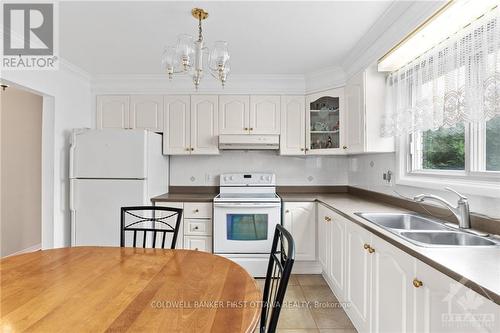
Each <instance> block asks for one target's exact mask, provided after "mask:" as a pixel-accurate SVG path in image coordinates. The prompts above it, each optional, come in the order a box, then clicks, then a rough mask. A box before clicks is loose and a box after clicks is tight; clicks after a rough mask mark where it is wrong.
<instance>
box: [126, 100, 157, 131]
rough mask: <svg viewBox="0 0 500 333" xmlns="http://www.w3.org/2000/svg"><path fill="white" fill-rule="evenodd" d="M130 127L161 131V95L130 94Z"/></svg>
mask: <svg viewBox="0 0 500 333" xmlns="http://www.w3.org/2000/svg"><path fill="white" fill-rule="evenodd" d="M129 119H130V120H129V122H130V127H131V128H137V129H147V130H150V131H154V132H162V131H163V96H161V95H132V97H131V98H130V118H129Z"/></svg>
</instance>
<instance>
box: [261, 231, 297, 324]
mask: <svg viewBox="0 0 500 333" xmlns="http://www.w3.org/2000/svg"><path fill="white" fill-rule="evenodd" d="M294 261H295V242H294V240H293V237H292V235H291V234H290V233H289V232H288V231H287V230H286V229H285V228H284V227H283V226H281V225H277V226H276V229H275V231H274V238H273V245H272V247H271V255H270V257H269V264H268V266H267V274H266V282H265V284H264V297H263V303H262V313H261V316H260V333H274V332H275V331H276V327H277V325H278V318H279V315H280V311H281V307H282V305H283V299H284V298H285V292H286V288H287V286H288V280H289V279H290V274H291V273H292V266H293V262H294Z"/></svg>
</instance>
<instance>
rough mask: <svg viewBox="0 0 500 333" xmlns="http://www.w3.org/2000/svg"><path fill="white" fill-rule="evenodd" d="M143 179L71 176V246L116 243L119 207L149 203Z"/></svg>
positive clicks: (118, 234) (118, 229)
mask: <svg viewBox="0 0 500 333" xmlns="http://www.w3.org/2000/svg"><path fill="white" fill-rule="evenodd" d="M145 193H146V181H145V180H100V179H72V180H71V227H72V230H71V232H72V237H71V240H72V242H71V244H72V246H88V245H94V246H96V245H97V246H120V208H121V207H123V206H141V205H150V204H151V203H150V202H148V201H149V200H148V199H147V198H146V197H145Z"/></svg>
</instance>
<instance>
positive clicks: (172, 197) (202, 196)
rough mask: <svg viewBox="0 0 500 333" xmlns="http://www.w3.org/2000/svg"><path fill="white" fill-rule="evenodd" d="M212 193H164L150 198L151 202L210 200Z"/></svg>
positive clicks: (212, 198) (212, 196) (211, 199)
mask: <svg viewBox="0 0 500 333" xmlns="http://www.w3.org/2000/svg"><path fill="white" fill-rule="evenodd" d="M215 196H216V194H213V193H165V194H162V195H159V196H157V197H154V198H151V201H152V202H212V201H213V200H214V197H215Z"/></svg>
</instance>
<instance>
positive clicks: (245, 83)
mask: <svg viewBox="0 0 500 333" xmlns="http://www.w3.org/2000/svg"><path fill="white" fill-rule="evenodd" d="M92 90H93V92H94V93H95V94H158V93H160V94H164V93H174V94H193V93H195V94H219V95H224V94H249V93H253V94H303V93H304V91H305V83H304V76H303V75H296V74H292V75H269V74H265V75H231V76H230V77H229V79H228V81H227V83H226V87H224V88H222V87H221V85H220V82H218V81H217V80H215V79H213V78H211V77H205V78H204V79H202V83H201V84H200V88H199V89H198V91H195V89H194V85H193V82H192V80H191V78H190V77H188V76H177V77H174V79H173V80H169V79H168V77H167V75H166V74H165V75H162V74H151V75H142V74H140V75H137V74H123V75H122V74H119V75H98V76H95V77H94V78H93V79H92Z"/></svg>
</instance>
